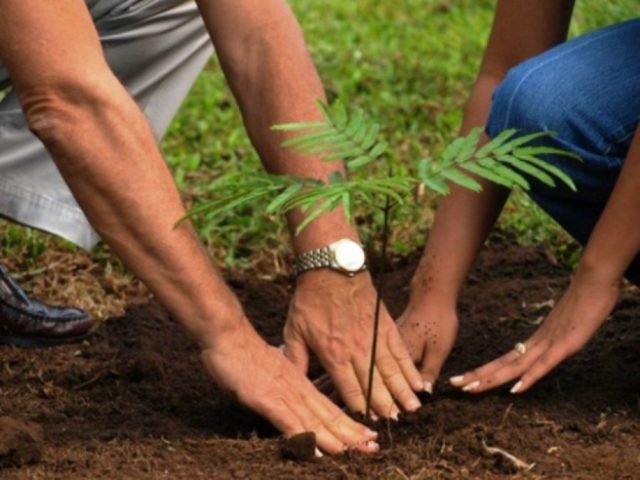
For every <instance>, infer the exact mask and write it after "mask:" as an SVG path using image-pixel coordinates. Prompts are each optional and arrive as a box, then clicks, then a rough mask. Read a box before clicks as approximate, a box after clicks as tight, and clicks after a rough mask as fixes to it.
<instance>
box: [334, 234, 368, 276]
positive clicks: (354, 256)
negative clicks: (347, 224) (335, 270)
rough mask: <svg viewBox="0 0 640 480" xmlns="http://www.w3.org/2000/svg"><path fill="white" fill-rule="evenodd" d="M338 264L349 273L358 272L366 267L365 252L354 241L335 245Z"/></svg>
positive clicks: (343, 241) (342, 241)
mask: <svg viewBox="0 0 640 480" xmlns="http://www.w3.org/2000/svg"><path fill="white" fill-rule="evenodd" d="M334 256H335V260H336V264H337V265H338V266H339V267H340V268H342V269H344V270H346V271H347V272H357V271H358V270H360V269H361V268H362V267H363V266H364V260H365V258H364V250H362V247H361V246H360V245H358V244H357V243H356V242H354V241H353V240H340V241H339V242H337V243H336V244H334Z"/></svg>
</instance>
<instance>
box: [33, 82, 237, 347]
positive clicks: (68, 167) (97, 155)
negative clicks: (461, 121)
mask: <svg viewBox="0 0 640 480" xmlns="http://www.w3.org/2000/svg"><path fill="white" fill-rule="evenodd" d="M115 83H116V82H114V86H113V88H110V89H109V90H108V97H109V98H108V99H106V98H105V101H104V102H100V101H92V102H90V104H89V103H88V104H87V105H77V106H75V105H68V104H65V105H64V106H38V104H37V102H36V104H35V105H33V106H31V105H29V102H27V103H26V104H25V109H26V111H28V112H29V117H30V119H31V125H32V128H33V129H34V131H35V132H36V134H37V135H38V136H39V137H40V138H41V139H42V141H43V142H44V144H45V146H46V147H47V149H48V150H49V152H50V153H51V155H52V157H53V158H54V159H55V161H56V164H57V165H58V167H59V170H60V172H61V173H62V175H63V177H64V178H65V180H66V181H67V183H68V185H69V187H70V189H71V190H72V192H73V194H74V196H75V198H76V199H77V200H78V203H79V204H80V205H81V206H82V208H83V210H84V212H85V214H86V215H87V217H88V218H89V220H90V222H91V223H92V225H93V226H94V228H95V229H96V230H97V231H98V233H99V234H100V236H101V237H102V238H103V240H104V241H105V242H106V243H107V244H109V245H110V246H111V248H112V250H113V252H114V253H115V254H116V255H117V256H118V257H119V258H121V259H122V261H123V262H124V263H125V264H126V265H127V266H128V267H129V268H130V269H131V270H132V271H133V272H134V273H135V274H136V275H137V276H138V277H139V278H141V279H142V280H143V281H144V282H145V284H146V285H147V286H148V287H149V289H150V290H151V291H152V292H153V293H154V294H155V296H156V297H157V298H158V299H159V301H160V302H161V303H163V304H164V305H165V306H166V307H167V308H168V309H169V310H170V311H171V313H172V314H173V315H174V316H175V317H176V318H177V319H179V320H180V321H182V323H184V324H185V326H186V327H187V329H188V330H189V331H190V332H191V333H192V334H193V335H194V336H195V337H196V338H197V339H198V340H199V341H200V342H201V343H202V344H203V345H204V344H206V345H207V346H211V345H212V343H213V342H214V340H215V338H218V337H219V336H220V334H221V333H222V332H223V331H224V330H225V329H231V328H235V327H236V326H237V325H236V324H237V322H239V321H241V320H242V319H243V316H242V311H241V308H240V306H239V305H238V304H237V302H236V301H235V298H234V296H233V295H232V294H231V292H230V291H229V290H228V289H227V287H226V285H225V284H224V282H223V281H222V279H221V278H220V277H219V275H218V274H217V273H216V272H215V271H214V269H213V267H212V266H211V264H210V261H209V259H208V257H207V255H206V253H205V252H204V250H203V249H202V247H201V245H200V243H199V241H198V239H197V236H196V235H195V233H194V231H193V229H192V227H191V226H190V225H189V224H188V223H184V224H182V225H181V226H179V227H177V228H174V224H175V222H176V220H177V219H178V218H180V216H181V215H182V214H183V213H184V209H183V207H182V204H181V201H180V198H179V195H178V192H177V189H176V187H175V185H174V183H173V181H172V178H171V176H170V173H169V171H168V169H167V168H166V166H165V164H164V161H163V159H162V157H161V155H160V153H159V151H158V149H157V147H156V145H155V142H154V138H153V136H152V133H151V131H150V129H149V127H148V125H147V122H146V120H145V119H144V117H143V115H142V113H141V112H140V110H139V109H138V107H137V106H136V105H135V103H134V102H133V101H132V100H131V99H130V98H129V97H128V95H127V94H126V92H124V89H123V88H121V87H120V86H119V85H116V84H115ZM105 93H106V92H105ZM64 102H65V100H62V103H64ZM40 108H42V110H43V111H42V112H41V113H39V112H38V110H39V109H40ZM60 109H64V110H65V114H64V115H63V116H62V117H61V118H60V117H59V118H55V117H56V113H55V112H56V111H58V110H60ZM52 119H53V120H52Z"/></svg>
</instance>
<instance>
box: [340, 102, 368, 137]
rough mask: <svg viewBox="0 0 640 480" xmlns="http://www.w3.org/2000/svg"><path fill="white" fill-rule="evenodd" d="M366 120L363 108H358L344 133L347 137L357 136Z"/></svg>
mask: <svg viewBox="0 0 640 480" xmlns="http://www.w3.org/2000/svg"><path fill="white" fill-rule="evenodd" d="M363 122H364V112H363V111H362V109H361V108H356V110H355V111H354V112H353V114H352V115H351V119H350V120H349V124H348V125H347V128H346V129H345V131H344V134H345V135H346V136H347V137H352V138H353V137H355V136H357V134H358V132H359V131H361V130H362V124H363Z"/></svg>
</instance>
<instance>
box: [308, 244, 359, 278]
mask: <svg viewBox="0 0 640 480" xmlns="http://www.w3.org/2000/svg"><path fill="white" fill-rule="evenodd" d="M316 268H331V269H333V270H337V271H338V272H340V273H344V274H345V275H349V276H350V277H353V276H354V275H355V274H356V273H358V272H361V271H362V270H365V269H366V268H367V266H366V264H365V255H364V250H363V249H362V246H361V245H360V244H359V243H358V242H355V241H353V240H351V239H349V238H343V239H341V240H338V241H337V242H333V243H331V244H329V245H327V246H326V247H322V248H318V249H315V250H309V251H307V252H303V253H301V254H300V255H298V256H297V257H296V274H298V275H299V274H301V273H302V272H306V271H307V270H312V269H316Z"/></svg>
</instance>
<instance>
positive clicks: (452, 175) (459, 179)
mask: <svg viewBox="0 0 640 480" xmlns="http://www.w3.org/2000/svg"><path fill="white" fill-rule="evenodd" d="M442 176H443V177H444V178H446V179H447V180H451V181H452V182H453V183H456V184H458V185H460V186H461V187H465V188H468V189H469V190H472V191H474V192H479V191H481V190H482V186H481V185H480V184H479V183H478V182H476V181H475V180H474V179H473V178H471V177H469V176H468V175H465V174H464V173H462V172H461V171H459V170H456V169H455V168H451V169H447V170H443V171H442Z"/></svg>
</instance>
